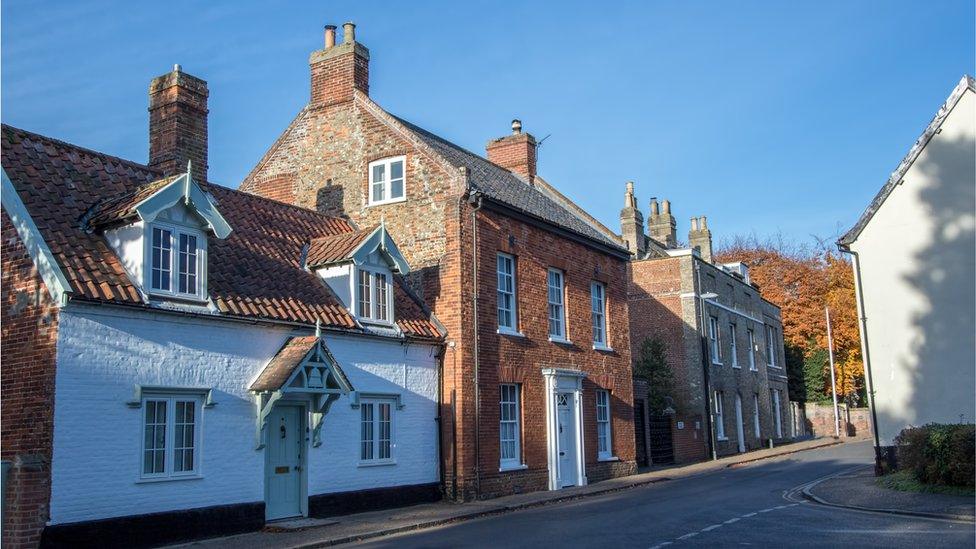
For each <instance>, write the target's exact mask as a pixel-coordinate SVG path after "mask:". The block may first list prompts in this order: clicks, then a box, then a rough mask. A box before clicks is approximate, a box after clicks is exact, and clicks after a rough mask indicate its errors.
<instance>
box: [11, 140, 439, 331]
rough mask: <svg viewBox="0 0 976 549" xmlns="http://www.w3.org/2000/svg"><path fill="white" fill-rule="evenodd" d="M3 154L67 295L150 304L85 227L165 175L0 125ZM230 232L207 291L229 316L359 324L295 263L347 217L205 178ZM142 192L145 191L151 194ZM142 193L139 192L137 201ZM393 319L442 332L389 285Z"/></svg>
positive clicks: (212, 252) (340, 228) (213, 246)
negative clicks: (86, 222)
mask: <svg viewBox="0 0 976 549" xmlns="http://www.w3.org/2000/svg"><path fill="white" fill-rule="evenodd" d="M0 159H2V165H3V169H4V172H5V173H6V174H7V176H8V177H9V178H10V180H11V182H12V183H13V186H14V188H15V189H16V190H17V193H18V195H19V196H20V199H21V200H22V201H23V203H24V205H25V206H26V208H27V210H28V212H30V215H31V217H32V218H33V220H34V223H35V224H36V225H37V227H38V230H39V231H40V233H41V236H42V237H43V238H44V240H45V242H46V243H47V245H48V247H50V249H51V252H52V254H53V255H54V258H55V260H56V261H57V262H58V265H59V266H60V267H61V270H62V271H63V273H64V275H65V277H66V278H67V279H68V282H69V284H70V286H71V290H72V292H73V294H72V296H71V298H72V299H80V300H89V301H109V302H115V303H120V304H126V305H138V306H146V304H145V302H144V300H143V298H142V296H141V295H140V293H139V291H138V289H137V288H136V286H135V285H134V284H133V283H132V282H131V281H130V280H129V277H128V275H127V273H126V272H125V270H124V268H123V266H122V262H121V261H120V260H119V258H118V256H116V255H115V253H114V252H113V251H112V250H111V248H109V246H108V244H107V243H106V241H105V239H104V237H103V236H102V235H101V234H99V233H97V232H91V231H88V230H85V226H84V225H83V220H84V218H85V216H86V214H88V215H89V216H91V214H92V212H96V213H97V215H98V216H99V219H100V220H102V221H112V220H120V219H124V218H126V217H127V216H130V215H131V213H130V210H131V207H132V206H134V205H135V204H136V203H138V201H141V198H138V197H145V196H148V194H151V192H153V191H154V190H156V189H158V188H160V187H161V186H162V185H164V184H165V182H166V181H167V178H163V177H162V176H161V174H160V173H158V172H156V171H154V170H152V169H150V168H148V167H147V166H144V165H141V164H137V163H135V162H130V161H127V160H123V159H120V158H116V157H113V156H109V155H106V154H102V153H99V152H96V151H92V150H88V149H84V148H81V147H78V146H75V145H71V144H69V143H65V142H63V141H58V140H56V139H52V138H49V137H45V136H42V135H38V134H35V133H31V132H28V131H25V130H21V129H18V128H14V127H11V126H8V125H6V124H4V125H2V135H0ZM201 188H203V189H204V191H206V192H209V193H210V194H211V196H213V197H214V199H215V200H216V202H217V204H218V207H219V209H220V211H221V213H222V214H223V215H224V217H225V218H226V219H227V221H228V222H229V223H230V225H231V227H232V228H233V231H232V232H231V234H230V236H228V237H227V238H226V239H223V240H220V239H216V238H214V239H211V241H210V243H209V265H208V269H209V277H208V290H209V294H210V298H211V300H212V301H213V303H214V305H215V306H216V307H217V309H218V310H219V311H220V312H221V313H223V314H225V315H229V316H235V317H243V318H249V319H267V320H275V321H289V322H296V323H303V324H308V325H314V324H315V321H316V319H319V320H321V322H322V323H323V326H326V327H334V328H345V329H353V330H356V329H359V328H357V325H356V322H355V320H354V319H353V317H352V316H351V315H350V314H349V312H348V310H347V309H346V308H345V307H344V306H343V305H342V303H341V302H340V301H339V299H338V298H337V297H336V296H335V294H333V293H332V291H331V290H330V289H329V288H328V286H327V285H326V284H324V283H323V282H322V281H321V279H320V278H319V277H318V276H317V275H315V274H314V273H311V272H309V271H307V270H305V269H304V268H303V267H304V266H303V265H302V264H301V257H302V253H301V252H302V249H303V248H304V247H305V246H306V245H309V244H310V242H311V241H313V240H314V239H317V238H322V237H327V236H334V235H338V234H345V233H354V232H356V228H355V227H354V226H353V225H352V224H351V223H350V222H349V221H346V220H344V219H339V218H332V217H328V216H325V215H322V214H319V213H317V212H314V211H311V210H307V209H304V208H299V207H296V206H290V205H287V204H283V203H281V202H275V201H273V200H269V199H266V198H261V197H258V196H255V195H251V194H247V193H243V192H239V191H235V190H231V189H227V188H224V187H220V186H217V185H208V184H205V183H201ZM147 193H148V194H147ZM137 198H138V200H137ZM394 298H395V304H396V307H397V309H396V315H397V325H398V326H399V327H400V329H401V330H402V331H403V332H404V333H405V334H406V335H408V336H412V337H420V338H440V337H442V336H441V334H440V332H439V330H438V328H437V325H436V324H435V322H434V320H433V319H432V318H431V316H430V314H429V313H427V312H426V311H425V309H424V307H423V306H422V305H421V304H420V303H419V302H417V301H416V300H415V299H414V298H413V296H412V295H411V294H409V293H408V292H407V290H406V289H405V285H404V284H403V281H402V280H398V284H397V286H396V287H395V288H394Z"/></svg>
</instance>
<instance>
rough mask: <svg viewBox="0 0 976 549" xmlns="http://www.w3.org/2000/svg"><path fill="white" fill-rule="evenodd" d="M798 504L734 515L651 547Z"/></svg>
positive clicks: (668, 543)
mask: <svg viewBox="0 0 976 549" xmlns="http://www.w3.org/2000/svg"><path fill="white" fill-rule="evenodd" d="M797 505H800V504H799V503H792V504H789V505H780V506H778V507H770V508H768V509H762V510H759V511H753V512H752V513H746V514H744V515H742V516H739V517H732V518H730V519H729V520H727V521H725V522H722V523H720V524H712V525H710V526H706V527H704V528H702V529H701V530H699V531H697V532H689V533H687V534H685V535H683V536H678V537H676V538H674V540H673V541H662V542H661V543H659V544H657V545H655V546H653V547H651V548H650V549H661V547H665V546H667V545H671V544H673V543H674V542H676V541H684V540H686V539H691V538H693V537H695V536H697V535H698V534H704V533H705V532H711V531H712V530H716V529H718V528H721V527H722V526H724V525H726V524H733V523H736V522H739V521H740V520H742V519H746V518H750V517H754V516H756V515H758V514H760V513H769V512H772V511H778V510H780V509H787V508H789V507H795V506H797Z"/></svg>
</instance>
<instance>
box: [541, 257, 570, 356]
mask: <svg viewBox="0 0 976 549" xmlns="http://www.w3.org/2000/svg"><path fill="white" fill-rule="evenodd" d="M554 282H557V283H558V286H554V285H553V283H554ZM554 296H555V298H556V299H558V301H553V297H554ZM546 318H547V319H548V321H549V322H548V326H549V328H548V329H549V341H553V342H556V343H569V331H568V326H567V325H566V273H565V272H563V271H561V270H560V269H555V268H552V267H550V268H549V270H548V271H547V273H546ZM554 327H555V328H556V330H555V331H553V328H554Z"/></svg>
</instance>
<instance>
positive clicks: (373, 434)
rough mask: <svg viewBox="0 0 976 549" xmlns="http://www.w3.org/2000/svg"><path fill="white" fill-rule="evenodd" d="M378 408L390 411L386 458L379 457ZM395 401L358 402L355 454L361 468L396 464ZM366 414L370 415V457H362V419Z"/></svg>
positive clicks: (363, 422)
mask: <svg viewBox="0 0 976 549" xmlns="http://www.w3.org/2000/svg"><path fill="white" fill-rule="evenodd" d="M380 406H387V407H388V408H389V410H390V421H389V423H390V429H389V430H390V433H389V435H390V438H389V443H390V455H389V456H387V457H380V442H381V441H382V440H383V439H381V438H380V423H381V421H380V416H379V411H380ZM397 409H398V407H397V399H396V398H386V397H383V398H378V397H370V398H362V399H360V401H359V444H358V445H357V446H356V449H357V453H358V455H359V465H360V466H361V467H369V466H374V465H394V464H396V447H397V445H396V424H397V420H396V411H397ZM367 413H369V414H370V416H371V417H370V426H371V427H370V440H369V442H370V444H371V445H372V446H371V447H370V455H369V456H364V455H363V450H364V448H363V444H364V443H366V442H367V441H366V439H365V433H364V429H363V427H364V424H365V423H366V420H365V419H363V416H365V415H366V414H367Z"/></svg>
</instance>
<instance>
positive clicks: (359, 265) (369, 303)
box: [305, 224, 410, 327]
mask: <svg viewBox="0 0 976 549" xmlns="http://www.w3.org/2000/svg"><path fill="white" fill-rule="evenodd" d="M305 264H306V267H307V268H308V269H309V270H312V271H314V272H315V273H316V274H318V275H319V276H321V277H322V279H323V280H324V281H325V282H326V283H327V284H328V285H329V287H330V288H332V291H333V292H335V294H336V295H337V296H338V297H339V299H340V300H341V301H342V303H343V305H345V307H346V309H348V310H349V312H350V313H352V314H353V315H354V316H355V317H356V318H357V320H359V322H360V323H362V324H368V325H377V326H389V327H393V326H394V322H395V318H396V311H395V307H394V299H393V295H394V294H393V275H394V274H400V275H405V274H407V273H409V272H410V267H409V265H407V262H406V260H405V259H404V258H403V255H402V254H401V253H400V250H398V249H397V247H396V244H395V243H394V242H393V239H392V238H391V237H390V234H389V233H388V232H387V230H386V225H385V224H380V225H379V226H378V227H374V228H372V229H368V230H363V231H356V232H351V233H342V234H337V235H330V236H325V237H320V238H316V239H313V240H312V241H311V242H310V243H309V246H308V251H307V254H306V261H305Z"/></svg>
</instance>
